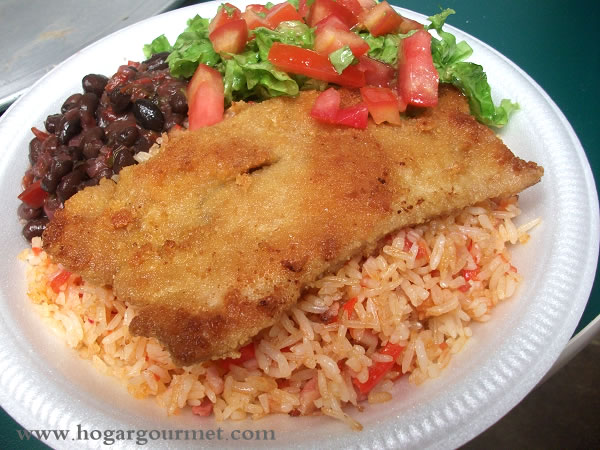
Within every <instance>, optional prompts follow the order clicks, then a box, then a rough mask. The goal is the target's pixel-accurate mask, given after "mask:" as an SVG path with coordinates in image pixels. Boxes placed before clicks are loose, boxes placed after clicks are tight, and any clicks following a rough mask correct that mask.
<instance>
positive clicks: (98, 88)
mask: <svg viewBox="0 0 600 450" xmlns="http://www.w3.org/2000/svg"><path fill="white" fill-rule="evenodd" d="M106 83H108V78H107V77H105V76H104V75H98V74H96V73H90V74H88V75H86V76H85V77H83V79H82V80H81V85H82V86H83V90H84V91H85V92H92V93H94V94H96V95H97V96H98V97H100V96H101V95H102V91H104V88H105V87H106Z"/></svg>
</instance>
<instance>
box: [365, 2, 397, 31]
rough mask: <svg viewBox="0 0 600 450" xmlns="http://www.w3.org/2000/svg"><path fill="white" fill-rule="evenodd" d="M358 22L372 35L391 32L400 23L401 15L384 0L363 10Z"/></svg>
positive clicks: (395, 29)
mask: <svg viewBox="0 0 600 450" xmlns="http://www.w3.org/2000/svg"><path fill="white" fill-rule="evenodd" d="M360 22H361V23H362V24H363V25H364V26H365V27H366V28H367V30H369V32H370V33H371V34H372V35H373V36H382V35H384V34H388V33H393V32H395V31H397V30H398V29H399V28H400V25H402V16H401V15H400V14H398V13H397V12H396V11H395V10H394V8H392V7H391V6H390V4H389V3H388V2H386V1H383V2H381V3H379V4H377V5H375V6H374V7H373V8H371V9H367V10H365V11H364V12H363V13H362V14H361V16H360Z"/></svg>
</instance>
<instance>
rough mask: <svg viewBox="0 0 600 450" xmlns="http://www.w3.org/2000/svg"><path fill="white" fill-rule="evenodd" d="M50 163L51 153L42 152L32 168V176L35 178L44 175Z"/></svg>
mask: <svg viewBox="0 0 600 450" xmlns="http://www.w3.org/2000/svg"><path fill="white" fill-rule="evenodd" d="M51 163H52V155H51V154H50V152H49V151H45V152H42V153H41V154H40V155H39V157H38V159H37V161H36V162H35V165H34V166H33V168H32V172H33V176H34V177H35V178H42V177H43V176H44V175H46V172H48V169H49V168H50V164H51Z"/></svg>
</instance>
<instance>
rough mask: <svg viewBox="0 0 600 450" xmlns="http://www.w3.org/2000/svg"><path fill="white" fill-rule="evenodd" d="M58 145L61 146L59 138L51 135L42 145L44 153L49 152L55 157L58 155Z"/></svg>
mask: <svg viewBox="0 0 600 450" xmlns="http://www.w3.org/2000/svg"><path fill="white" fill-rule="evenodd" d="M58 145H59V143H58V138H57V137H56V136H54V135H53V134H51V135H50V136H48V137H47V138H46V140H45V141H44V142H43V143H42V151H43V152H48V153H50V154H51V155H54V154H55V153H56V150H57V149H58Z"/></svg>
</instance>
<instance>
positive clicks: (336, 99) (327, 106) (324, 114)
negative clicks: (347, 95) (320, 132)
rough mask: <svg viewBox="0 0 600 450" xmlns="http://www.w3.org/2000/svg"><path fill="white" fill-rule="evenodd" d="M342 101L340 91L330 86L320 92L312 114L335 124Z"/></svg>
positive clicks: (318, 118) (316, 117) (323, 120)
mask: <svg viewBox="0 0 600 450" xmlns="http://www.w3.org/2000/svg"><path fill="white" fill-rule="evenodd" d="M341 101H342V97H341V96H340V93H339V92H338V91H337V90H335V89H334V88H329V89H327V90H325V91H323V92H321V93H320V94H319V96H318V97H317V99H316V100H315V104H314V105H313V107H312V110H311V111H310V115H311V116H312V117H313V118H315V119H317V120H320V121H321V122H326V123H333V124H335V123H336V117H337V113H338V111H339V109H340V103H341Z"/></svg>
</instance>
